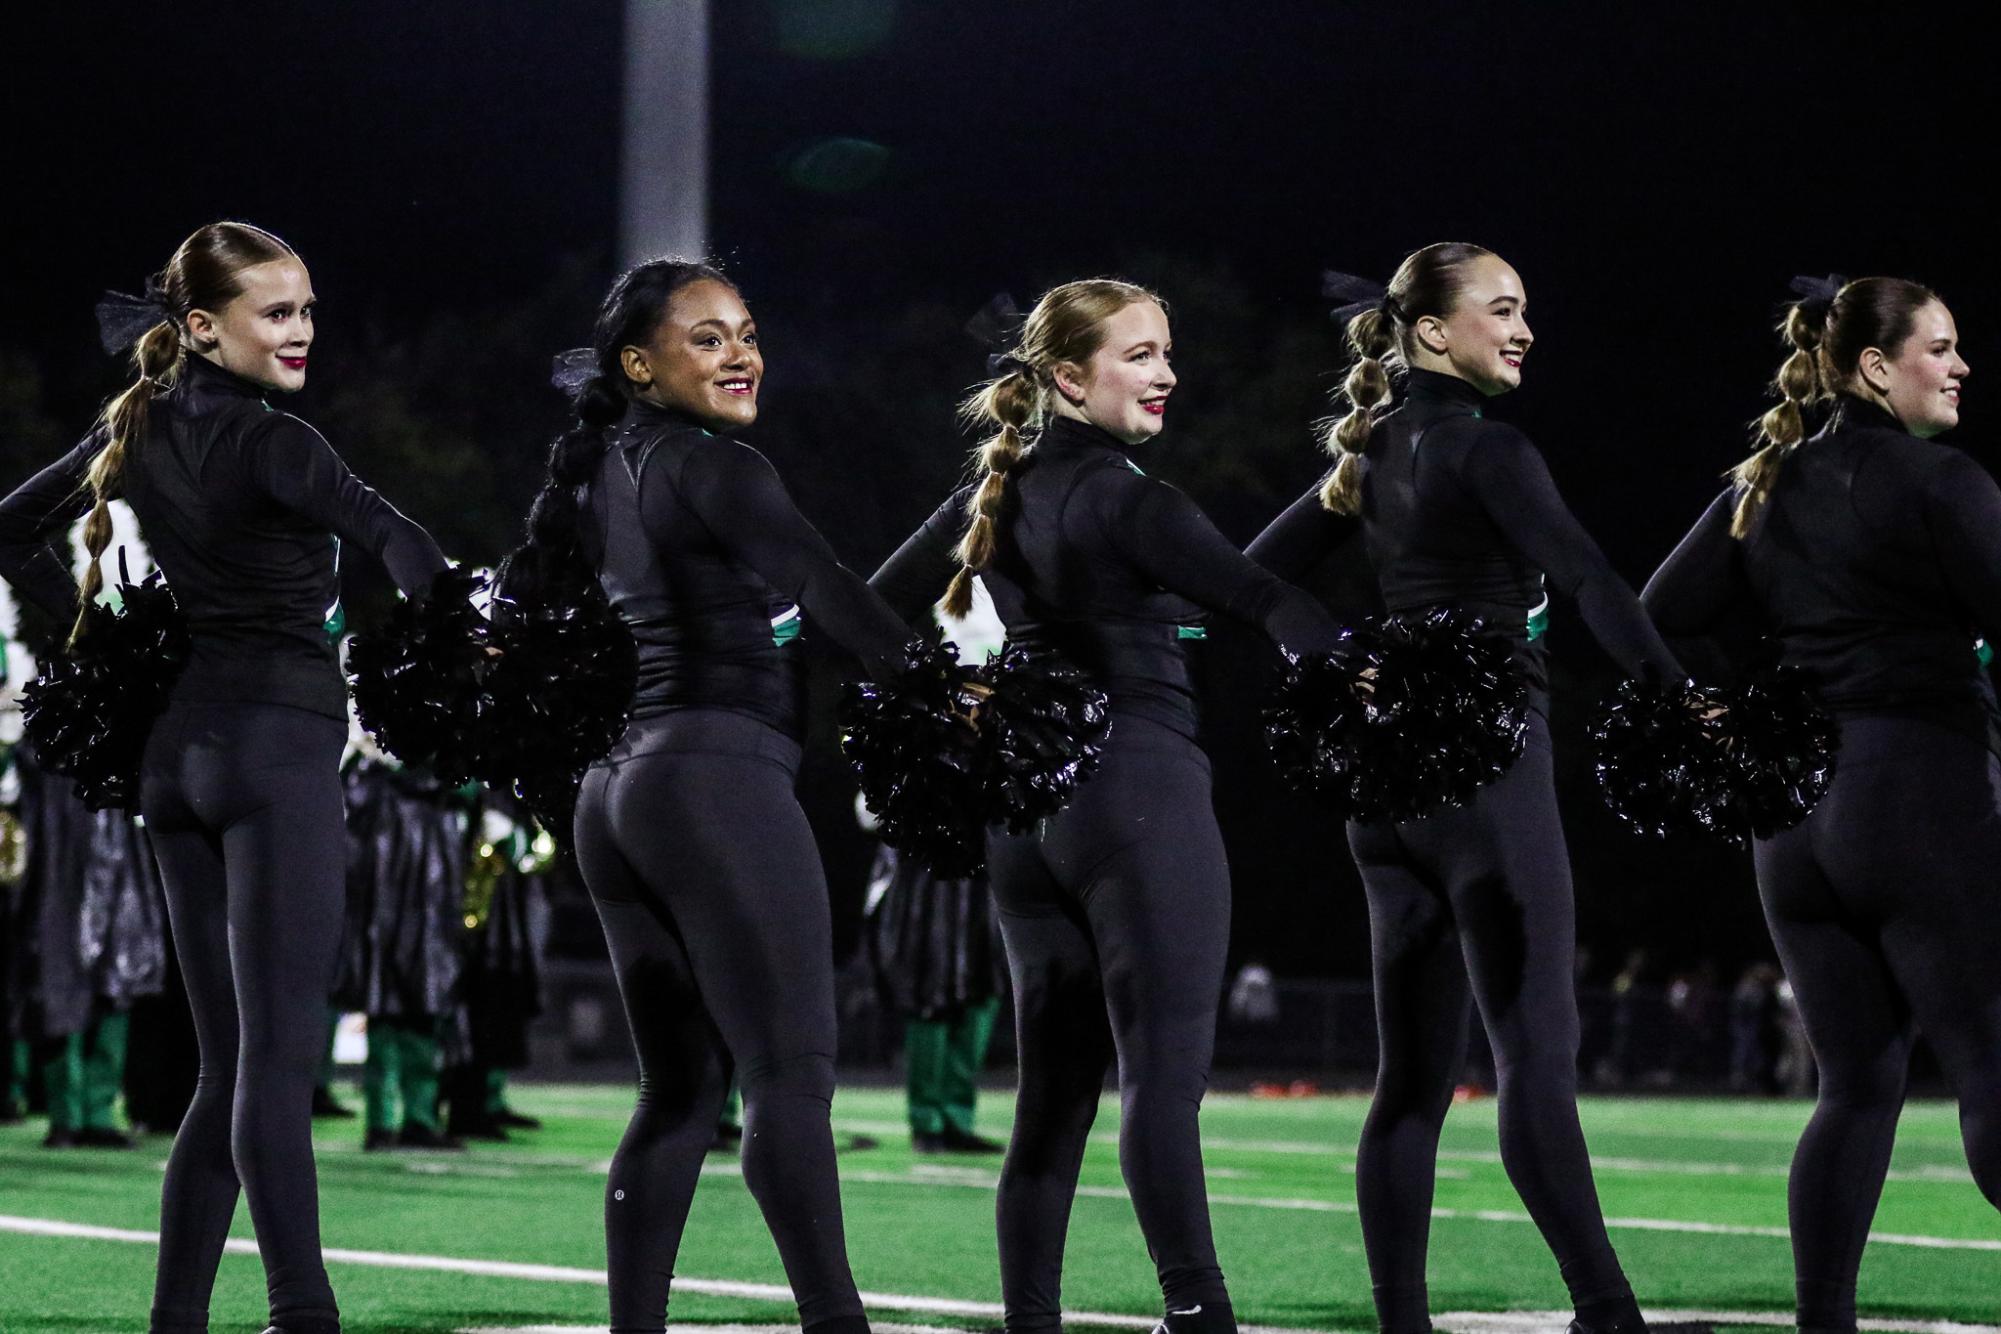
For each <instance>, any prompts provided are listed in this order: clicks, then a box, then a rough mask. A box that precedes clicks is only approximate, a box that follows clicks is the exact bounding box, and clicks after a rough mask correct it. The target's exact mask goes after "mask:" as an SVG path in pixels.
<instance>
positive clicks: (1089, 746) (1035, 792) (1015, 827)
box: [979, 646, 1112, 834]
mask: <svg viewBox="0 0 2001 1334" xmlns="http://www.w3.org/2000/svg"><path fill="white" fill-rule="evenodd" d="M982 674H983V675H984V677H985V678H986V681H987V684H988V685H990V686H991V687H992V690H993V693H992V694H991V695H989V696H988V697H987V699H986V702H985V703H984V704H983V705H982V706H981V709H980V759H979V765H980V787H981V810H982V813H983V814H984V816H985V818H986V819H987V821H989V822H990V823H998V824H1003V825H1005V826H1006V827H1007V829H1008V831H1009V832H1010V833H1016V834H1022V833H1026V832H1028V830H1029V829H1031V828H1032V827H1034V825H1035V823H1036V822H1037V821H1038V820H1041V819H1043V818H1045V817H1047V816H1050V815H1054V814H1055V813H1056V812H1057V811H1060V810H1062V809H1063V807H1065V806H1066V805H1068V804H1069V802H1070V798H1071V797H1072V796H1074V795H1075V794H1076V791H1077V784H1078V783H1080V782H1083V781H1084V780H1085V779H1087V778H1089V777H1090V776H1091V774H1092V772H1093V771H1095V770H1096V769H1097V767H1098V753H1099V751H1101V750H1102V749H1103V748H1104V745H1105V738H1106V736H1107V735H1109V733H1110V732H1111V727H1112V718H1111V702H1110V701H1109V700H1108V699H1107V698H1106V697H1105V692H1104V691H1103V690H1100V689H1099V688H1098V687H1097V685H1095V684H1094V683H1093V682H1092V681H1091V679H1090V678H1089V677H1087V676H1086V675H1084V673H1083V672H1082V671H1081V670H1079V669H1078V668H1077V667H1075V666H1074V665H1072V664H1071V663H1068V662H1066V661H1064V660H1063V659H1062V658H1060V657H1057V656H1056V655H1054V654H1051V653H1031V652H1029V651H1028V650H1027V649H1025V648H1021V647H1019V646H1012V647H1010V648H1009V649H1008V650H1007V652H1006V653H1004V654H1002V655H1001V656H1000V657H999V658H998V659H997V660H995V661H993V662H992V663H990V664H989V665H988V666H987V668H986V669H985V670H984V672H983V673H982Z"/></svg>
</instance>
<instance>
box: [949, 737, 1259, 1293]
mask: <svg viewBox="0 0 2001 1334" xmlns="http://www.w3.org/2000/svg"><path fill="white" fill-rule="evenodd" d="M988 851H989V863H990V865H989V880H990V883H991V884H992V886H993V893H994V902H995V905H996V906H997V907H998V908H999V910H1000V929H1001V936H1002V938H1003V939H1004V940H1005V941H1006V943H1007V959H1008V968H1009V971H1010V972H1011V973H1012V974H1013V978H1014V1002H1015V1031H1016V1035H1017V1040H1018V1045H1019V1047H1020V1052H1021V1080H1020V1091H1019V1093H1018V1095H1017V1100H1016V1103H1015V1117H1014V1134H1013V1136H1012V1138H1011V1139H1010V1141H1009V1143H1008V1151H1007V1160H1006V1163H1005V1165H1004V1166H1003V1167H1002V1169H1001V1180H1000V1202H999V1207H998V1213H999V1225H1000V1266H1001V1297H1002V1300H1003V1301H1004V1303H1005V1306H1006V1312H1007V1327H1008V1329H1010V1330H1052V1329H1057V1328H1059V1327H1060V1325H1061V1314H1060V1313H1061V1309H1062V1308H1061V1304H1060V1299H1059V1288H1060V1284H1061V1278H1062V1269H1063V1241H1064V1234H1065V1231H1066V1230H1067V1228H1068V1226H1069V1221H1070V1204H1071V1200H1072V1198H1073V1197H1074V1196H1075V1194H1076V1190H1077V1172H1078V1168H1079V1166H1080V1164H1081V1162H1082V1159H1083V1156H1084V1144H1085V1141H1086V1139H1087V1138H1088V1136H1089V1133H1090V1129H1091V1122H1092V1119H1093V1118H1094V1117H1095V1116H1096V1115H1097V1111H1098V1095H1099V1093H1100V1092H1101V1091H1102V1089H1103V1088H1104V1082H1105V1070H1106V1067H1107V1066H1108V1065H1109V1064H1110V1062H1111V1060H1112V1058H1113V1057H1114V1055H1116V1057H1117V1059H1118V1070H1119V1096H1120V1105H1121V1109H1122V1117H1121V1120H1120V1123H1119V1166H1120V1168H1121V1170H1122V1171H1123V1172H1124V1175H1125V1181H1126V1189H1127V1191H1128V1192H1129V1193H1130V1194H1131V1196H1132V1201H1133V1208H1134V1210H1135V1211H1136V1212H1137V1213H1138V1215H1139V1225H1140V1230H1141V1232H1143V1233H1144V1234H1145V1236H1146V1243H1147V1250H1148V1251H1149V1253H1150V1254H1151V1255H1152V1256H1153V1261H1154V1264H1155V1266H1156V1267H1157V1268H1158V1270H1159V1272H1160V1286H1161V1291H1162V1293H1163V1295H1164V1296H1165V1298H1166V1302H1167V1306H1168V1307H1169V1308H1170V1309H1186V1308H1188V1307H1193V1306H1199V1305H1206V1306H1209V1307H1211V1308H1212V1313H1214V1312H1216V1311H1217V1310H1218V1309H1219V1308H1220V1309H1221V1310H1227V1304H1228V1301H1229V1294H1228V1292H1227V1290H1226V1289H1225V1287H1224V1284H1223V1271H1222V1270H1221V1269H1220V1268H1219V1267H1218V1266H1217V1264H1216V1246H1215V1242H1214V1240H1213V1239H1212V1237H1211V1235H1210V1230H1209V1201H1208V1193H1207V1188H1206V1186H1205V1183H1204V1181H1203V1176H1202V1142H1201V1134H1200V1130H1199V1128H1198V1125H1197V1121H1196V1113H1197V1112H1198V1110H1199V1109H1200V1107H1201V1103H1202V1095H1203V1092H1204V1091H1205V1090H1206V1089H1207V1087H1208V1082H1209V1058H1210V1055H1211V1053H1212V1051H1213V1049H1214V1047H1215V1037H1216V1006H1217V1003H1218V1000H1219V997H1220V995H1221V992H1222V987H1223V963H1224V951H1225V949H1226V947H1227V945H1228V941H1229V933H1230V868H1229V866H1228V864H1227V863H1226V862H1225V861H1224V857H1223V840H1222V837H1221V835H1220V834H1219V833H1218V831H1217V828H1216V817H1215V813H1214V810H1213V809H1212V808H1211V806H1210V799H1209V761H1208V757H1206V756H1205V755H1203V754H1202V752H1201V750H1200V749H1198V748H1197V747H1196V746H1195V744H1194V743H1193V742H1191V741H1188V740H1186V739H1185V738H1183V737H1181V736H1179V735H1178V734H1176V733H1175V732H1173V731H1171V730H1169V729H1167V728H1165V727H1162V726H1159V725H1157V724H1154V723H1149V722H1145V721H1142V720H1138V719H1131V718H1119V719H1117V720H1116V721H1115V722H1114V723H1113V726H1112V733H1111V738H1110V742H1109V745H1108V748H1107V753H1106V755H1105V757H1104V760H1103V763H1102V765H1101V767H1100V770H1099V772H1098V774H1097V775H1096V776H1095V777H1094V778H1092V779H1091V780H1090V781H1089V782H1088V783H1086V784H1084V785H1083V786H1082V787H1081V788H1079V789H1078V794H1077V798H1076V800H1075V801H1073V802H1072V803H1071V804H1070V806H1069V808H1068V809H1066V810H1064V811H1063V812H1062V813H1061V814H1059V815H1056V816H1054V817H1053V818H1051V819H1049V820H1048V821H1046V822H1045V823H1044V826H1043V828H1042V830H1041V831H1040V832H1039V833H1037V834H1029V835H1021V836H1015V837H1008V836H1001V837H995V838H992V839H990V840H989V844H988Z"/></svg>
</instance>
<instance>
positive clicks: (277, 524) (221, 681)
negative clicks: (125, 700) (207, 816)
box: [0, 356, 445, 718]
mask: <svg viewBox="0 0 2001 1334" xmlns="http://www.w3.org/2000/svg"><path fill="white" fill-rule="evenodd" d="M267 392H269V391H267V390H266V389H264V388H263V387H262V386H260V385H257V384H254V383H252V382H251V381H249V380H245V379H242V378H240V377H238V376H236V375H233V374H231V373H230V372H228V371H226V370H224V369H222V368H221V367H220V366H217V365H216V364H215V363H213V362H211V361H209V360H207V359H206V358H204V357H197V356H190V357H188V358H187V361H186V363H185V366H184V369H183V371H182V373H181V376H180V379H179V380H178V381H176V383H175V384H174V386H173V388H171V389H169V390H167V391H166V392H165V393H162V394H157V395H155V396H154V398H153V401H152V403H151V404H150V405H149V407H148V409H147V413H146V428H145V434H144V436H143V438H142V439H141V440H140V441H139V442H138V445H137V447H136V448H135V449H134V450H133V451H132V453H131V455H130V456H129V457H128V458H127V459H126V461H125V472H124V477H123V479H122V481H121V483H120V486H119V489H118V494H119V495H120V496H121V497H122V498H123V499H124V500H125V502H126V503H127V504H128V505H130V506H131V507H132V511H133V513H134V514H136V515H137V516H138V518H139V527H140V531H141V532H143V533H144V534H145V537H146V544H147V546H148V547H149V548H150V549H151V551H152V554H153V560H154V561H155V562H156V563H157V564H158V565H159V567H160V569H161V571H162V572H163V573H164V574H165V575H166V577H167V584H168V586H169V587H171V588H172V589H173V591H174V598H175V600H176V601H178V602H179V603H180V606H181V610H182V612H183V613H184V614H185V615H186V616H187V621H188V631H189V635H190V637H191V640H192V652H191V653H190V655H189V660H188V665H187V668H186V670H184V671H183V672H182V673H181V676H180V679H179V681H178V682H177V683H176V684H175V686H174V692H173V698H174V699H175V700H181V701H191V702H201V703H260V704H285V705H291V706H293V707H295V708H302V709H310V710H312V711H313V712H316V713H323V714H326V715H328V716H330V717H334V718H344V717H346V716H347V692H346V690H345V689H344V687H343V686H342V684H341V677H340V668H339V665H338V663H337V660H336V656H335V652H334V645H333V641H332V639H331V638H330V637H329V635H328V633H327V629H326V622H327V617H328V615H329V613H330V612H331V610H332V608H333V606H334V603H335V602H336V601H337V600H338V598H339V595H340V573H339V552H340V545H341V543H343V542H345V543H351V544H353V545H355V546H358V547H360V548H362V549H363V550H365V551H368V552H370V553H371V554H373V555H374V556H375V557H376V558H377V559H379V560H380V561H382V563H383V564H384V565H386V566H387V567H388V568H389V573H390V576H391V577H392V578H394V579H395V581H396V584H397V586H398V587H399V588H401V589H402V590H403V591H404V592H405V593H408V594H413V595H414V594H418V593H421V592H424V591H425V590H426V589H427V588H429V586H430V581H431V576H432V575H433V574H435V573H436V572H437V571H439V570H441V569H443V568H444V566H445V558H444V555H443V553H441V552H440V551H439V550H438V545H437V543H435V542H433V541H432V540H431V538H430V535H429V534H428V533H426V532H425V531H424V530H423V529H422V528H420V527H418V526H417V525H416V524H414V523H412V522H411V521H410V520H409V519H406V518H404V517H403V515H402V514H400V513H398V512H397V510H396V508H395V507H394V506H392V505H391V504H389V502H388V501H386V500H384V499H383V498H382V497H381V496H379V495H377V494H376V493H375V492H374V491H373V490H371V489H369V487H367V486H366V485H364V484H363V483H362V482H361V481H360V480H359V479H358V478H356V477H355V475H354V474H353V473H351V472H349V471H348V470H347V467H346V465H345V464H343V463H342V462H341V461H340V457H339V456H338V455H336V454H335V453H334V452H333V449H332V448H331V447H330V446H329V445H328V444H327V442H326V440H325V438H324V437H322V436H321V435H320V433H319V432H318V431H315V430H314V429H313V428H312V427H311V426H308V425H307V424H306V423H305V422H303V421H301V420H299V419H298V418H297V417H294V416H292V415H291V414H290V413H287V412H280V411H278V410H277V409H276V408H273V407H272V406H271V405H270V404H269V403H268V402H266V401H265V395H266V393H267ZM104 440H105V435H104V428H103V427H102V426H100V427H99V428H98V429H97V430H94V431H92V432H91V433H90V434H89V435H87V436H85V437H84V439H83V440H82V441H81V442H80V443H78V444H77V446H76V447H75V448H74V449H72V450H70V452H69V453H67V454H65V455H63V457H62V458H60V459H58V460H56V461H55V462H54V463H52V464H50V465H49V466H48V467H46V468H44V469H43V470H42V471H41V472H40V473H37V474H36V475H35V476H34V477H33V478H31V479H30V480H29V481H27V482H26V483H24V484H23V485H22V486H21V487H20V488H19V489H18V490H16V491H15V492H14V493H13V494H12V495H10V496H8V497H7V498H6V499H5V500H4V501H0V576H4V577H5V578H6V580H7V582H9V583H10V584H12V585H13V586H14V587H15V589H16V590H17V591H18V592H20V593H21V594H22V595H23V596H24V597H26V598H28V599H30V600H31V601H33V602H34V603H35V604H36V605H37V606H39V607H41V608H42V609H43V610H45V611H47V612H48V613H49V614H50V615H52V616H55V617H57V618H58V619H60V620H68V619H70V618H71V617H73V616H75V614H76V602H77V585H76V580H75V579H74V578H73V577H72V576H71V574H70V563H69V561H68V559H67V558H66V556H65V554H64V553H63V552H61V551H59V550H57V548H56V547H55V546H54V545H53V542H54V541H55V539H56V538H57V537H58V536H60V535H61V534H62V533H63V532H64V531H65V530H67V529H68V527H69V525H70V524H72V523H74V522H75V521H76V519H77V518H78V517H79V516H80V515H82V514H83V513H84V512H85V511H86V510H88V509H89V508H90V505H91V495H90V484H89V481H88V474H89V471H90V464H91V460H93V459H94V458H96V456H97V454H98V451H99V450H101V449H102V448H103V447H104ZM65 545H67V544H65ZM105 559H106V560H110V561H115V559H116V553H113V552H106V553H105ZM115 569H116V566H115V564H114V565H112V566H111V567H109V570H108V571H107V573H110V572H113V571H115Z"/></svg>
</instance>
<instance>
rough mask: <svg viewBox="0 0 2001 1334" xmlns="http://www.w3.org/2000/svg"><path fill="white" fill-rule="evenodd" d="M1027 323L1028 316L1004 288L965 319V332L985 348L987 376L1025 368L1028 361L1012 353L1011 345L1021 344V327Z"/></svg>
mask: <svg viewBox="0 0 2001 1334" xmlns="http://www.w3.org/2000/svg"><path fill="white" fill-rule="evenodd" d="M1027 324H1028V316H1026V315H1024V314H1022V313H1021V311H1020V310H1019V309H1017V308H1016V307H1015V304H1014V298H1013V297H1011V296H1009V295H1008V294H1007V293H1006V292H998V293H996V294H995V295H994V298H993V300H991V301H989V302H987V304H986V305H984V306H981V307H980V309H979V311H978V312H977V313H976V314H974V316H973V318H971V319H970V320H967V321H966V332H967V333H968V334H970V335H972V337H973V338H974V339H975V340H976V341H977V342H978V343H979V344H980V346H981V347H984V348H986V349H987V374H988V375H989V376H991V377H993V378H995V379H998V378H999V377H1001V376H1003V375H1018V374H1022V373H1024V372H1026V371H1027V370H1028V363H1027V362H1025V361H1023V360H1022V359H1021V358H1020V357H1018V356H1016V355H1015V349H1016V348H1018V347H1020V346H1021V331H1022V329H1023V328H1024V327H1026V326H1027Z"/></svg>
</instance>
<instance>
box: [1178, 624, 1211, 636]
mask: <svg viewBox="0 0 2001 1334" xmlns="http://www.w3.org/2000/svg"><path fill="white" fill-rule="evenodd" d="M1174 637H1175V638H1176V639H1207V638H1208V637H1209V627H1208V626H1206V625H1177V626H1175V627H1174Z"/></svg>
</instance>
